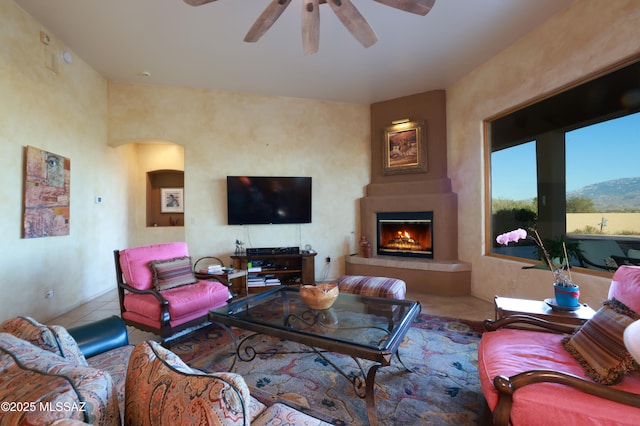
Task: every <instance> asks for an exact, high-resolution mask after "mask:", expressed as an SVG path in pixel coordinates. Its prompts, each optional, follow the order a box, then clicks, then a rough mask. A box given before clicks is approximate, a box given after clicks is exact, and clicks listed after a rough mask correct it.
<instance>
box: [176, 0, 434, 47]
mask: <svg viewBox="0 0 640 426" xmlns="http://www.w3.org/2000/svg"><path fill="white" fill-rule="evenodd" d="M183 1H184V2H185V3H187V4H190V5H191V6H200V5H203V4H207V3H211V2H214V1H216V0H183ZM375 1H377V2H378V3H381V4H384V5H386V6H390V7H393V8H396V9H399V10H402V11H405V12H409V13H414V14H417V15H422V16H424V15H426V14H427V13H429V11H431V9H432V8H433V6H434V4H435V2H436V0H375ZM289 3H291V0H272V1H271V3H269V5H268V6H267V7H266V8H265V9H264V11H263V12H262V13H261V14H260V16H258V19H256V21H255V22H254V24H253V25H252V26H251V28H250V29H249V31H248V32H247V35H246V36H245V37H244V41H246V42H247V43H254V42H257V41H258V40H259V39H260V38H261V37H262V36H263V35H264V34H265V33H266V32H267V31H268V30H269V28H271V26H272V25H273V24H274V23H275V22H276V20H277V19H278V18H279V17H280V15H282V12H284V10H285V9H286V8H287V6H289ZM323 3H329V6H330V7H331V10H333V12H334V13H335V14H336V16H337V17H338V19H340V21H341V22H342V24H343V25H344V26H345V27H346V28H347V30H349V32H350V33H351V35H353V37H354V38H355V39H356V40H358V41H359V42H360V44H361V45H362V46H364V47H365V48H367V47H370V46H372V45H374V44H375V43H376V42H377V41H378V36H377V35H376V33H375V32H374V31H373V28H371V26H370V25H369V23H368V22H367V20H366V19H365V17H364V16H362V14H361V13H360V11H359V10H358V9H357V8H356V7H355V6H354V4H353V3H352V2H351V0H305V1H304V3H303V4H302V48H303V50H304V54H305V55H311V54H314V53H316V52H317V51H318V47H319V45H320V12H319V10H318V9H319V5H320V4H323Z"/></svg>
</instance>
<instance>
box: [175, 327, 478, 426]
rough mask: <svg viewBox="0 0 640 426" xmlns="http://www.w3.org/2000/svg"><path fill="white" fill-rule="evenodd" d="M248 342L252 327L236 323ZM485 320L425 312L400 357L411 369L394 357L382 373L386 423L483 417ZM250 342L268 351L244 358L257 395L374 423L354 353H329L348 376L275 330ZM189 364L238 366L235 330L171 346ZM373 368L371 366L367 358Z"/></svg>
mask: <svg viewBox="0 0 640 426" xmlns="http://www.w3.org/2000/svg"><path fill="white" fill-rule="evenodd" d="M233 332H234V333H235V334H236V335H237V336H238V341H241V340H242V339H244V338H245V337H247V336H250V335H251V334H253V333H249V332H247V331H244V330H239V329H235V328H234V329H233ZM480 337H481V324H480V323H479V322H477V323H475V322H468V321H462V320H456V319H452V318H446V317H437V316H430V315H426V314H420V315H419V316H418V318H417V319H416V322H415V323H414V324H413V326H412V327H411V329H410V330H409V332H408V333H407V336H406V338H405V341H404V342H403V344H402V345H401V346H400V350H399V352H400V356H401V358H402V360H403V361H404V363H405V365H406V366H407V367H409V368H410V369H412V370H413V371H412V372H409V371H407V370H405V369H404V368H403V367H402V365H401V364H400V363H399V362H398V360H397V358H394V360H393V362H392V365H391V366H388V367H383V368H380V369H379V370H378V373H377V375H376V386H375V392H376V393H375V395H376V408H377V413H378V418H379V420H380V424H382V425H390V426H391V425H393V426H396V425H412V426H413V425H417V424H427V425H472V424H477V423H478V415H479V414H478V413H479V412H480V410H481V407H482V406H483V404H484V402H483V397H482V393H481V390H480V384H479V382H478V369H477V365H478V358H477V348H478V342H479V341H480ZM248 342H249V343H250V344H251V346H253V347H254V348H256V349H257V351H258V352H262V354H259V355H256V357H255V359H253V360H252V361H249V362H244V361H240V360H238V361H237V362H236V364H235V367H234V369H233V371H234V372H236V373H239V374H241V375H242V376H243V377H244V379H245V381H246V383H247V385H248V386H249V388H250V389H251V393H252V395H253V396H254V397H256V398H258V399H259V400H261V401H262V402H264V403H266V404H271V403H273V402H283V403H285V404H287V405H290V406H293V407H295V408H297V409H299V410H301V411H304V412H306V413H308V414H310V415H312V416H315V417H317V418H320V419H322V420H325V421H327V422H329V423H333V424H336V425H366V424H368V420H367V414H366V407H365V400H364V399H361V398H359V397H358V396H357V394H356V392H355V390H354V387H353V386H352V384H351V382H350V381H349V380H351V379H352V378H353V376H354V375H356V374H359V373H360V369H359V368H358V366H357V364H356V363H355V361H354V360H353V359H352V358H350V357H347V356H343V355H338V354H334V353H328V354H326V356H327V357H328V358H329V359H330V361H331V362H332V363H334V364H336V365H338V366H339V367H341V368H342V369H343V370H344V371H345V372H346V373H347V375H348V377H349V380H348V379H347V378H346V377H344V376H343V375H342V374H340V373H338V372H337V371H336V370H335V369H334V368H332V367H331V365H329V364H328V363H327V361H326V360H324V359H323V358H322V357H320V356H318V355H317V354H315V353H294V354H292V353H288V354H282V353H281V352H284V351H287V352H296V351H300V352H303V351H308V348H306V347H304V346H301V345H298V344H296V343H293V342H289V341H280V340H278V339H276V338H271V337H268V336H263V335H259V336H255V337H251V338H250V340H248ZM172 350H173V351H174V352H175V353H176V354H178V355H179V356H180V357H181V358H182V359H183V360H184V361H185V362H186V363H188V364H189V365H190V366H192V367H193V368H198V369H200V370H203V371H208V372H215V371H226V370H228V369H229V368H230V366H231V365H232V362H233V360H234V356H233V354H232V351H233V344H232V342H231V337H230V336H229V335H228V334H227V333H226V332H225V331H224V330H222V329H221V328H218V327H216V326H212V327H211V328H209V329H207V330H204V331H200V332H199V333H196V334H194V335H193V336H191V337H190V338H188V340H185V341H183V342H182V343H179V344H177V345H176V346H173V347H172ZM363 365H364V369H365V371H367V369H368V366H369V365H370V364H369V362H368V361H363Z"/></svg>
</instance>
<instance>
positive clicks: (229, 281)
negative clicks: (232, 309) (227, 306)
mask: <svg viewBox="0 0 640 426" xmlns="http://www.w3.org/2000/svg"><path fill="white" fill-rule="evenodd" d="M195 276H196V278H198V279H199V280H210V279H215V280H216V281H220V282H221V283H222V284H224V285H226V286H227V287H229V299H232V298H234V297H236V296H238V294H237V293H234V292H233V280H235V279H236V278H241V277H245V276H247V271H245V270H242V269H233V270H230V271H222V272H219V273H215V274H203V273H201V272H196V273H195ZM245 282H246V280H245ZM242 291H244V294H245V295H246V294H248V289H247V288H244V289H242Z"/></svg>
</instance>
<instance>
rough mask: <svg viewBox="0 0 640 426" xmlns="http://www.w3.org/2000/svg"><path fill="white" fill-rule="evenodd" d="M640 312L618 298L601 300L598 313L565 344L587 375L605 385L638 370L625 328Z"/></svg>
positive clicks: (563, 342) (566, 340)
mask: <svg viewBox="0 0 640 426" xmlns="http://www.w3.org/2000/svg"><path fill="white" fill-rule="evenodd" d="M637 319H640V316H639V315H638V314H637V313H635V312H634V311H632V310H631V309H629V308H628V307H627V306H626V305H625V304H624V303H622V302H620V301H619V300H617V299H610V300H607V301H605V302H604V303H603V304H602V307H601V308H600V309H599V310H598V312H596V314H595V315H594V316H593V318H591V319H590V320H589V321H587V322H586V323H585V324H584V325H583V326H582V327H580V328H579V329H578V330H577V331H576V332H575V333H574V334H573V335H572V336H571V337H566V338H564V339H562V345H563V346H564V348H565V349H566V350H567V352H569V353H570V354H571V356H573V357H574V358H575V359H576V360H577V361H578V362H579V363H580V365H581V366H582V367H583V368H584V370H585V372H586V374H587V376H589V377H591V378H592V379H593V380H594V381H595V382H597V383H600V384H603V385H615V384H616V383H619V382H620V381H621V380H622V378H623V377H624V375H625V374H627V373H630V372H633V371H637V370H638V368H639V367H638V364H636V363H635V361H634V360H633V358H632V357H631V355H630V354H629V352H628V351H627V349H626V347H625V346H624V340H623V335H624V330H625V328H627V326H628V325H629V324H631V323H632V322H634V321H635V320H637Z"/></svg>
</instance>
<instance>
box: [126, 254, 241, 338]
mask: <svg viewBox="0 0 640 426" xmlns="http://www.w3.org/2000/svg"><path fill="white" fill-rule="evenodd" d="M114 258H115V267H116V280H117V283H118V296H119V299H120V312H121V316H122V319H123V320H124V322H125V323H126V324H127V325H130V326H132V327H136V328H138V329H140V330H144V331H149V332H152V333H154V334H157V335H159V336H160V337H161V338H162V344H163V346H167V347H168V346H169V345H170V342H171V341H172V340H174V339H175V338H177V337H179V336H181V335H183V334H184V333H186V332H187V331H190V330H192V329H195V328H198V327H201V326H203V325H206V324H208V312H209V310H211V309H214V308H217V307H219V306H222V305H224V304H225V303H226V301H227V299H228V298H229V291H228V289H227V287H226V286H224V285H223V284H221V283H219V282H215V281H210V280H198V279H197V278H196V277H195V275H194V273H193V269H192V264H191V258H190V257H189V252H188V249H187V244H186V243H184V242H174V243H164V244H155V245H150V246H141V247H134V248H128V249H124V250H115V251H114Z"/></svg>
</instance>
